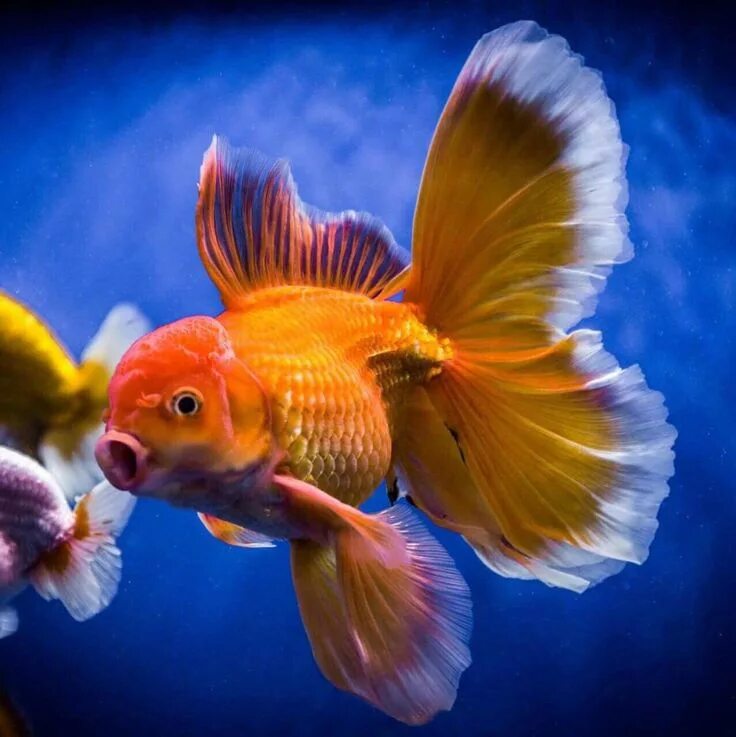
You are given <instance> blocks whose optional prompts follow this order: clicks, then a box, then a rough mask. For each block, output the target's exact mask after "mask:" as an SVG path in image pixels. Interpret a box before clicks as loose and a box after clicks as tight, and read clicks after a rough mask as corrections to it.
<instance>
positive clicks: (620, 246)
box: [406, 21, 631, 344]
mask: <svg viewBox="0 0 736 737" xmlns="http://www.w3.org/2000/svg"><path fill="white" fill-rule="evenodd" d="M625 156H626V150H625V148H624V145H623V144H622V142H621V136H620V132H619V126H618V122H617V120H616V115H615V112H614V107H613V104H612V102H611V101H610V100H609V98H608V96H607V95H606V91H605V89H604V86H603V82H602V80H601V77H600V74H599V73H598V72H595V71H593V70H591V69H588V68H586V67H585V66H583V63H582V59H581V58H580V57H579V56H577V55H575V54H573V53H572V52H571V51H570V49H569V47H568V45H567V43H566V42H565V41H564V39H562V38H560V37H559V36H549V35H547V33H546V31H544V30H543V29H542V28H540V27H539V26H537V25H536V24H535V23H532V22H528V21H523V22H519V23H513V24H511V25H508V26H504V27H503V28H500V29H498V30H496V31H494V32H493V33H490V34H488V35H486V36H484V37H483V38H482V39H481V40H480V41H479V42H478V44H477V45H476V47H475V48H474V49H473V52H472V53H471V55H470V57H469V59H468V61H467V62H466V64H465V66H464V68H463V70H462V72H461V73H460V76H459V78H458V80H457V82H456V83H455V87H454V88H453V91H452V93H451V95H450V99H449V101H448V103H447V106H446V107H445V110H444V112H443V113H442V117H441V119H440V122H439V124H438V126H437V130H436V132H435V135H434V139H433V141H432V145H431V148H430V151H429V155H428V158H427V163H426V165H425V170H424V175H423V178H422V184H421V187H420V193H419V199H418V203H417V211H416V216H415V220H414V237H413V244H412V249H413V250H412V258H413V265H412V274H411V280H410V283H409V285H408V286H407V291H406V299H407V301H410V302H415V303H417V304H420V305H422V307H423V308H424V310H425V315H426V319H427V322H428V323H429V324H430V325H432V326H434V327H437V328H439V329H441V330H443V331H448V332H449V331H451V332H453V334H459V333H460V332H461V331H463V329H464V328H465V327H467V326H468V325H471V326H472V325H473V324H474V323H475V322H476V321H478V320H479V319H484V320H485V321H486V323H487V324H488V325H489V328H490V325H491V323H495V324H496V330H494V331H493V335H494V336H495V334H501V336H503V335H504V333H503V328H506V329H507V333H506V334H505V335H506V336H507V337H510V336H508V330H509V329H510V328H511V327H512V323H511V318H512V317H513V319H515V320H516V321H517V324H518V323H519V321H520V320H521V319H526V320H529V321H538V322H536V323H535V327H536V330H535V331H534V332H535V335H532V332H531V331H529V333H528V334H527V336H526V338H527V340H532V339H533V340H532V342H533V343H535V344H538V343H539V341H540V340H541V341H542V342H546V341H547V340H548V338H549V335H550V331H549V330H548V329H547V328H546V326H545V324H544V323H546V324H547V325H549V326H551V327H552V328H557V329H562V330H565V329H567V328H569V327H571V326H573V325H574V324H575V323H577V322H578V320H579V319H580V318H581V317H584V316H586V315H589V314H591V313H592V312H593V309H594V306H595V297H596V295H597V294H598V293H599V292H600V291H601V289H602V288H603V286H604V284H605V279H606V276H607V274H608V272H609V270H610V267H611V265H612V264H615V263H620V262H621V261H625V260H626V259H628V258H630V256H631V248H630V244H629V242H628V240H627V238H626V231H627V224H626V219H625V217H624V214H623V211H624V207H625V204H626V182H625V179H624V162H625ZM539 321H544V323H542V322H539ZM488 337H489V339H490V337H491V334H489V336H488ZM499 340H500V338H499Z"/></svg>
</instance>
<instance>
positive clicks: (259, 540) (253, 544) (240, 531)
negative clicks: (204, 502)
mask: <svg viewBox="0 0 736 737" xmlns="http://www.w3.org/2000/svg"><path fill="white" fill-rule="evenodd" d="M197 516H198V517H199V519H200V520H201V522H202V524H203V525H204V526H205V528H206V529H207V532H209V533H210V535H212V536H213V537H216V538H217V539H218V540H221V541H222V542H224V543H227V544H228V545H234V546H235V547H238V548H273V547H276V546H275V545H274V543H273V539H272V538H270V537H268V536H267V535H262V534H261V533H260V532H254V531H253V530H249V529H247V528H245V527H240V526H239V525H235V524H233V523H232V522H226V521H225V520H223V519H220V518H219V517H213V516H212V515H211V514H202V513H199V514H198V515H197Z"/></svg>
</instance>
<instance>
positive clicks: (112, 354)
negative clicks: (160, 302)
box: [82, 302, 151, 374]
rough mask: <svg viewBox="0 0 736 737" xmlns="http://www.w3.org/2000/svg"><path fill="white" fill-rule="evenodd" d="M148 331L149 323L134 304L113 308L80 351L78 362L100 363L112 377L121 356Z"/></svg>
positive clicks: (125, 303) (122, 304)
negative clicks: (79, 360) (80, 357)
mask: <svg viewBox="0 0 736 737" xmlns="http://www.w3.org/2000/svg"><path fill="white" fill-rule="evenodd" d="M150 330H151V323H150V322H149V321H148V319H147V318H146V317H145V315H143V313H142V312H141V311H140V310H139V309H138V308H137V307H136V306H135V305H132V304H128V303H127V302H122V303H120V304H118V305H115V307H113V308H112V309H111V310H110V312H108V314H107V317H106V318H105V319H104V320H103V322H102V325H100V328H99V330H98V331H97V333H96V334H95V335H94V337H93V338H92V340H90V342H89V344H88V345H87V347H86V348H85V349H84V353H82V363H85V362H87V361H94V362H95V363H101V364H103V365H104V366H105V367H106V368H107V370H108V372H109V373H110V374H112V372H113V371H114V369H115V366H117V364H118V361H120V359H121V358H122V357H123V353H125V351H127V350H128V348H130V346H131V345H132V344H133V343H134V342H135V341H136V340H138V338H140V337H141V336H142V335H145V334H146V333H148V332H150Z"/></svg>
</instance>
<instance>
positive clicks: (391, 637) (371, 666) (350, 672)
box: [292, 505, 472, 724]
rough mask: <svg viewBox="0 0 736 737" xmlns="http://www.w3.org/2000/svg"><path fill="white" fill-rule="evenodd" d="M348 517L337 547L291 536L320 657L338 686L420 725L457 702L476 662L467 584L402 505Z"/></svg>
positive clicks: (299, 587) (305, 612)
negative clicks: (464, 676)
mask: <svg viewBox="0 0 736 737" xmlns="http://www.w3.org/2000/svg"><path fill="white" fill-rule="evenodd" d="M351 516H352V518H353V521H352V523H351V525H350V527H349V528H346V529H344V530H341V531H340V532H338V533H336V535H335V544H334V547H327V546H323V545H320V544H318V543H314V542H309V541H295V542H293V543H292V572H293V577H294V585H295V587H296V592H297V596H298V599H299V608H300V611H301V614H302V619H303V620H304V625H305V627H306V629H307V634H308V635H309V639H310V642H311V644H312V650H313V652H314V656H315V658H316V660H317V663H318V664H319V666H320V668H321V670H322V672H323V673H324V675H325V676H326V677H327V678H328V679H329V680H330V681H331V682H332V683H333V684H335V685H336V686H337V687H339V688H342V689H344V690H346V691H350V692H352V693H354V694H357V695H358V696H361V697H363V698H364V699H366V700H367V701H369V702H370V703H372V704H374V705H375V706H377V707H378V708H379V709H382V710H383V711H384V712H386V713H387V714H389V715H391V716H393V717H394V718H396V719H399V720H401V721H403V722H406V723H407V724H423V723H425V722H427V721H429V720H430V719H431V718H432V717H433V716H434V715H435V714H436V713H437V712H438V711H440V710H444V709H450V708H451V707H452V705H453V703H454V701H455V695H456V692H457V687H458V681H459V679H460V676H461V675H462V673H463V671H464V670H465V669H466V668H467V667H468V665H470V651H469V650H468V639H469V636H470V630H471V626H472V614H471V604H470V595H469V592H468V588H467V586H466V584H465V582H464V581H463V579H462V577H461V576H460V574H459V573H458V572H457V570H456V569H455V567H454V565H453V563H452V561H451V560H450V558H449V557H448V555H447V554H446V553H445V552H444V550H442V548H441V547H440V546H439V544H438V543H437V542H435V541H434V540H433V539H432V537H431V536H430V535H429V534H428V533H427V532H426V531H425V530H424V529H423V528H422V527H421V526H420V525H419V524H417V523H416V522H415V521H414V520H413V519H412V515H411V513H410V512H409V511H408V510H407V509H406V508H405V507H403V505H402V506H398V507H394V508H393V509H391V510H388V511H386V512H383V513H381V514H379V515H376V516H375V517H370V516H368V515H364V514H362V513H360V512H357V511H356V512H355V514H354V515H351Z"/></svg>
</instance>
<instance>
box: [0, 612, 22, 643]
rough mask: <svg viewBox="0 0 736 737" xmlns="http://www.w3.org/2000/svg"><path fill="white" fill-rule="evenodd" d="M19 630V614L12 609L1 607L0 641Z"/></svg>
mask: <svg viewBox="0 0 736 737" xmlns="http://www.w3.org/2000/svg"><path fill="white" fill-rule="evenodd" d="M17 630H18V612H16V611H15V609H13V608H12V607H9V606H5V607H0V640H2V639H3V637H9V636H10V635H12V634H14V633H15V632H17Z"/></svg>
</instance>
